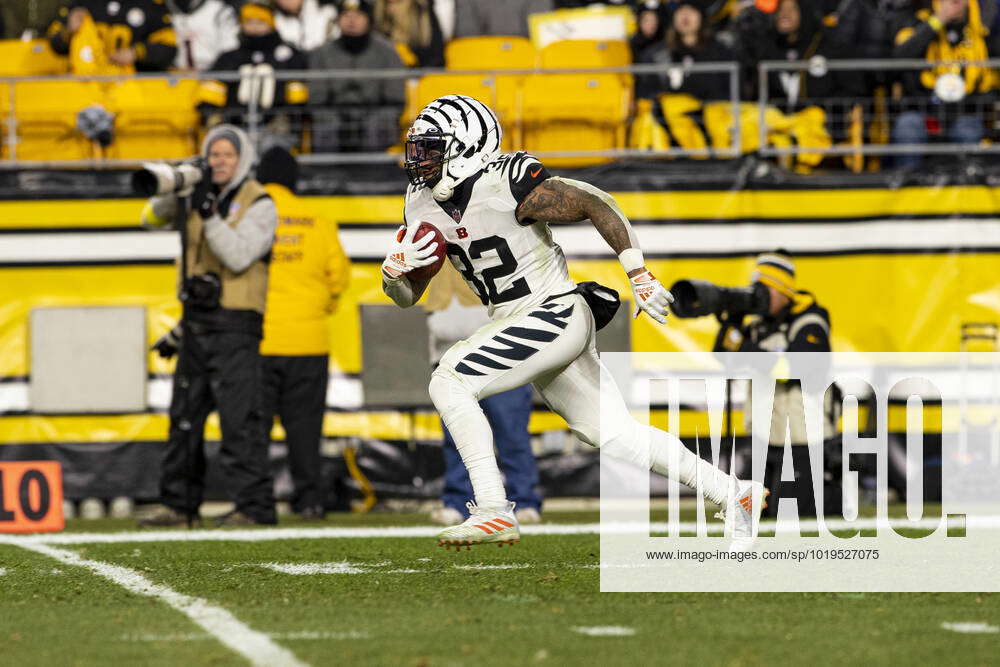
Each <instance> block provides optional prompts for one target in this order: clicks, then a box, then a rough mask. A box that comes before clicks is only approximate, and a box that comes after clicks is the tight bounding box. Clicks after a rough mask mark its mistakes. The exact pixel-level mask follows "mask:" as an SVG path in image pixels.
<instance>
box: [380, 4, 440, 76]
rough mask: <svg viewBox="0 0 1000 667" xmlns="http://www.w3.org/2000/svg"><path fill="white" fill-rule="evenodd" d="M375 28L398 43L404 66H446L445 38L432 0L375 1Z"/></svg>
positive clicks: (397, 46) (397, 48) (397, 47)
mask: <svg viewBox="0 0 1000 667" xmlns="http://www.w3.org/2000/svg"><path fill="white" fill-rule="evenodd" d="M375 29H376V30H378V31H379V32H380V33H382V34H383V35H385V36H386V37H388V38H389V40H390V41H392V42H393V43H394V44H395V45H396V50H397V51H399V53H400V56H401V58H402V60H403V63H404V64H405V65H408V66H410V67H444V37H443V36H442V34H441V26H440V24H438V19H437V16H436V14H435V13H434V7H433V3H432V2H430V0H376V2H375Z"/></svg>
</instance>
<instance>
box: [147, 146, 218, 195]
mask: <svg viewBox="0 0 1000 667" xmlns="http://www.w3.org/2000/svg"><path fill="white" fill-rule="evenodd" d="M209 171H210V168H209V166H208V162H207V161H206V160H205V158H203V157H201V156H198V157H195V158H192V159H190V160H186V161H184V162H182V163H180V164H178V165H172V164H168V163H166V162H144V163H143V164H142V169H139V170H137V171H134V172H132V190H133V191H134V192H135V193H136V194H138V195H142V196H143V197H151V196H153V195H166V194H171V193H173V194H179V195H187V194H189V193H190V192H191V190H192V189H193V188H194V186H195V185H197V184H198V183H200V182H202V181H205V180H207V181H211V178H210V176H209Z"/></svg>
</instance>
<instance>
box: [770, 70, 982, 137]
mask: <svg viewBox="0 0 1000 667" xmlns="http://www.w3.org/2000/svg"><path fill="white" fill-rule="evenodd" d="M952 67H954V68H957V69H958V70H959V72H962V71H964V68H967V67H981V68H984V69H993V70H997V69H1000V59H990V60H985V61H974V62H955V61H939V62H935V63H929V62H928V61H926V60H919V59H905V60H904V59H886V60H872V59H861V60H826V59H822V58H819V59H817V58H813V59H810V60H806V61H795V62H789V61H781V60H775V61H764V62H762V63H760V65H759V66H758V74H759V76H758V101H757V107H758V120H757V125H758V127H757V131H758V141H759V142H760V145H761V147H762V148H761V151H760V153H761V155H763V156H764V157H782V156H797V155H801V154H803V153H807V152H821V153H822V154H823V155H824V156H851V155H862V156H911V155H922V156H926V155H956V154H958V153H961V154H969V153H982V154H987V153H997V152H1000V145H997V144H994V143H992V142H991V141H990V139H992V138H993V137H992V136H991V135H992V134H993V132H992V131H991V130H992V129H993V128H992V127H991V125H992V123H991V122H990V115H992V114H994V113H995V112H996V111H997V109H996V108H995V105H996V103H997V102H998V100H1000V97H998V91H997V90H995V89H994V90H989V91H987V92H983V93H977V94H974V95H965V96H962V97H960V98H959V99H956V100H954V101H952V102H949V103H945V102H943V101H941V100H939V99H938V98H936V97H935V95H934V93H933V92H932V91H928V92H927V93H926V94H923V93H921V94H917V95H914V94H909V95H908V94H906V91H905V90H902V91H900V89H903V88H905V81H904V79H905V77H906V75H912V74H914V73H917V74H919V73H920V72H923V71H925V70H930V69H939V68H952ZM793 72H794V73H802V72H805V73H806V74H807V75H809V76H812V75H813V73H815V74H820V75H822V76H825V75H827V74H835V73H851V74H863V75H868V79H869V80H868V81H867V82H866V83H867V84H868V85H869V86H874V87H876V88H881V89H882V91H883V93H884V97H881V98H880V97H876V96H874V95H873V96H866V97H857V98H851V97H827V98H818V99H817V98H809V97H806V98H802V99H794V100H790V99H789V96H788V95H787V94H779V92H784V91H775V90H773V89H772V86H771V82H772V77H771V76H770V75H771V73H793ZM873 79H877V80H874V81H873ZM997 83H998V84H1000V80H998V82H997ZM893 88H897V92H902V94H901V95H894V94H893V90H892V89H893ZM880 101H881V104H880V103H879V102H880ZM783 105H784V106H786V107H791V108H796V109H801V108H804V107H805V108H807V107H810V106H812V107H818V108H821V109H823V110H824V112H826V113H827V123H828V129H829V131H830V134H831V139H833V140H838V139H839V140H841V142H840V145H837V144H834V145H832V146H829V147H825V148H822V149H816V148H811V147H807V146H800V145H795V146H785V147H776V146H772V145H768V144H769V142H768V141H767V136H768V133H769V132H770V130H771V127H770V126H769V124H768V123H767V122H766V119H765V118H766V113H767V109H768V108H774V107H781V106H783ZM855 110H857V111H859V113H857V114H856V117H855V118H853V119H851V118H849V117H848V116H849V114H850V113H851V112H852V111H855ZM907 112H912V113H917V114H922V115H924V116H930V117H932V118H934V119H935V120H943V121H944V123H943V125H947V123H948V121H950V120H952V119H953V117H954V116H956V115H968V116H972V117H974V118H976V119H977V120H978V121H979V122H980V123H981V124H982V140H981V141H978V142H975V143H970V142H940V141H936V142H933V143H931V142H920V143H902V142H900V141H898V137H896V136H894V134H895V131H894V130H895V125H896V121H897V120H898V119H899V117H900V114H901V113H907ZM848 122H850V123H860V124H861V126H862V127H863V128H868V127H870V126H871V125H872V124H873V123H877V124H880V125H881V126H882V127H883V128H884V131H885V134H886V137H887V141H880V142H869V141H861V142H857V141H855V142H850V141H843V140H844V139H845V137H844V136H843V134H844V132H843V130H844V126H845V124H846V123H848Z"/></svg>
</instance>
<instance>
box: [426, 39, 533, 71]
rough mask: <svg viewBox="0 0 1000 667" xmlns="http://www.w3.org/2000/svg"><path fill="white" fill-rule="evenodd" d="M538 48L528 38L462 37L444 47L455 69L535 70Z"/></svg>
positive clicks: (449, 63) (447, 64)
mask: <svg viewBox="0 0 1000 667" xmlns="http://www.w3.org/2000/svg"><path fill="white" fill-rule="evenodd" d="M536 61H537V51H535V47H534V45H533V44H532V43H531V41H530V40H528V39H527V38H525V37H491V36H487V37H461V38H459V39H453V40H451V41H450V42H448V45H447V46H446V47H445V49H444V62H445V67H447V68H448V69H453V70H495V69H534V67H535V64H536Z"/></svg>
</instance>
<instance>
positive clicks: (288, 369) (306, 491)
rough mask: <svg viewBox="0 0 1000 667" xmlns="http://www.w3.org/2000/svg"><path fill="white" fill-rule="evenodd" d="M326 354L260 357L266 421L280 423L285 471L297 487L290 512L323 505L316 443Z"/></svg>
mask: <svg viewBox="0 0 1000 667" xmlns="http://www.w3.org/2000/svg"><path fill="white" fill-rule="evenodd" d="M329 364H330V361H329V357H328V356H327V355H325V354H324V355H316V356H302V357H284V356H282V357H278V356H274V357H272V356H265V357H264V420H265V421H266V422H267V423H268V424H270V423H271V422H272V421H273V420H274V415H278V418H279V419H281V425H282V427H284V429H285V442H286V444H287V445H288V468H289V471H290V472H291V474H292V482H293V484H294V485H295V495H294V496H293V497H292V509H293V510H294V511H296V512H301V511H302V510H304V509H306V508H313V507H315V508H322V507H323V497H324V489H323V479H322V475H321V469H320V468H321V458H320V452H319V446H320V439H321V438H322V436H323V415H324V413H325V412H326V385H327V381H328V380H329V377H330V371H329Z"/></svg>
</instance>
